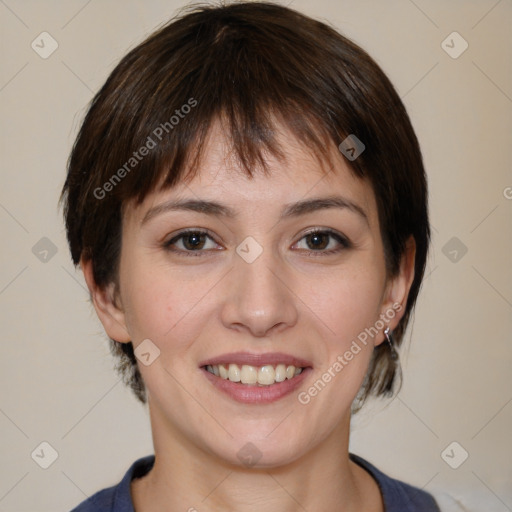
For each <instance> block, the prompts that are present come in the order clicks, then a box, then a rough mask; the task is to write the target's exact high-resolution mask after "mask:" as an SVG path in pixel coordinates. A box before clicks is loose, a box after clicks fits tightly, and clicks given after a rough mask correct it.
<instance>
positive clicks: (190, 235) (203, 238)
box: [164, 229, 218, 256]
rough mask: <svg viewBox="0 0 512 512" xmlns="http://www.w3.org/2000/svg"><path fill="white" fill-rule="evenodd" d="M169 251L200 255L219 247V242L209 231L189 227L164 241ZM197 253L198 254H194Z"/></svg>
mask: <svg viewBox="0 0 512 512" xmlns="http://www.w3.org/2000/svg"><path fill="white" fill-rule="evenodd" d="M164 248H165V249H166V250H168V251H172V252H176V253H182V254H183V255H186V256H200V253H201V252H203V253H204V252H205V251H208V250H215V249H218V244H217V243H216V242H215V240H214V239H213V237H212V236H211V235H210V234H209V233H208V231H204V230H200V229H188V230H186V231H181V232H180V233H178V234H177V235H176V236H174V237H172V238H171V239H170V240H169V241H167V242H165V243H164ZM193 253H196V254H193Z"/></svg>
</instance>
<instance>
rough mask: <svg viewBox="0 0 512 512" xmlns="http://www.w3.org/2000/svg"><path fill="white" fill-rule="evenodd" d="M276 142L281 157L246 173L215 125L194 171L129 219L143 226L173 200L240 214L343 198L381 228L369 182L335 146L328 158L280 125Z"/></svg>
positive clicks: (130, 212)
mask: <svg viewBox="0 0 512 512" xmlns="http://www.w3.org/2000/svg"><path fill="white" fill-rule="evenodd" d="M276 130H277V133H276V141H277V143H278V147H279V150H280V152H281V153H282V158H280V157H279V156H277V155H274V154H270V153H269V152H266V153H265V161H266V164H267V171H265V170H264V169H263V168H262V167H261V166H256V167H254V169H251V172H252V176H249V175H248V173H247V172H246V171H245V169H243V167H242V165H241V164H240V162H239V161H238V160H237V157H236V153H235V151H234V150H233V147H232V142H231V139H230V137H229V136H228V135H226V130H225V129H224V128H223V127H222V125H221V124H220V123H219V122H216V123H214V124H213V125H212V128H211V129H210V131H209V133H208V136H207V138H206V141H205V142H206V143H205V148H204V152H203V153H202V157H201V160H200V161H199V163H198V165H197V168H196V170H195V172H194V173H193V174H191V175H189V176H187V173H186V172H185V177H184V178H183V179H182V180H181V181H180V182H179V183H178V184H177V185H175V186H173V187H172V188H161V187H160V188H157V189H156V191H153V192H151V193H149V194H148V195H147V196H146V197H145V198H144V200H143V201H142V203H141V204H140V205H137V206H134V204H132V205H130V206H129V207H128V208H126V216H125V217H129V218H130V219H133V220H137V221H139V222H141V221H142V219H143V218H144V216H145V214H146V212H147V211H148V210H150V209H151V208H154V207H155V205H158V204H160V203H162V202H165V201H168V200H169V199H171V198H189V199H206V200H215V201H216V202H220V203H224V204H226V205H233V208H232V210H233V211H236V212H241V213H243V212H250V211H252V212H255V211H258V210H259V211H260V213H263V212H272V211H278V210H279V209H280V208H281V206H282V205H284V204H291V203H293V202H296V201H299V200H304V199H308V198H309V197H327V196H333V195H336V196H339V195H341V196H343V197H344V198H346V199H348V200H349V201H352V202H354V203H356V204H357V205H359V206H361V208H362V209H363V210H364V211H365V212H366V213H367V216H368V220H369V222H370V224H372V223H377V224H378V219H377V218H376V216H377V207H376V201H375V197H374V193H373V189H372V187H371V184H370V182H369V181H368V180H367V179H364V178H360V177H358V176H356V175H355V174H354V172H353V171H352V170H351V168H350V167H349V165H348V163H347V160H346V159H345V157H344V156H343V155H342V154H341V152H340V151H339V150H338V148H337V147H336V146H335V145H334V143H332V142H330V143H326V146H325V153H324V155H322V156H323V158H319V157H318V156H317V155H316V154H315V153H314V152H313V151H312V150H310V149H308V148H307V147H305V145H304V144H303V143H302V142H301V141H299V140H298V139H297V138H296V137H295V136H294V135H293V134H292V133H291V132H290V130H289V129H288V128H286V127H285V126H284V125H282V124H281V125H277V128H276Z"/></svg>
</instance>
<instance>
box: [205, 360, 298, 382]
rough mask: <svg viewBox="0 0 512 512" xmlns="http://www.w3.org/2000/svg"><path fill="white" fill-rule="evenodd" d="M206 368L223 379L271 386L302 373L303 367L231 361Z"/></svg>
mask: <svg viewBox="0 0 512 512" xmlns="http://www.w3.org/2000/svg"><path fill="white" fill-rule="evenodd" d="M206 370H207V371H209V372H210V373H213V375H215V376H217V377H220V378H221V379H224V380H230V381H231V382H241V383H242V384H252V385H255V384H259V385H260V386H271V385H272V384H275V383H276V382H283V381H284V380H286V379H293V377H295V376H296V375H299V374H300V373H302V370H303V368H300V367H297V368H296V367H295V366H293V365H288V366H287V365H284V364H278V365H277V366H276V367H274V366H272V365H270V364H267V365H264V366H259V367H258V366H251V365H248V364H244V365H242V366H241V367H240V366H238V365H237V364H233V363H231V364H229V365H224V364H214V365H208V366H207V367H206Z"/></svg>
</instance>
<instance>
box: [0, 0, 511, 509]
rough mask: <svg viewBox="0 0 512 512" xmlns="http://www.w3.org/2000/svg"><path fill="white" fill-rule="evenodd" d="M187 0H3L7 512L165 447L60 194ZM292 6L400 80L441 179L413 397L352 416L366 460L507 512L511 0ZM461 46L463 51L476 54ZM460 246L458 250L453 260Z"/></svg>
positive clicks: (412, 355)
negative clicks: (73, 257) (130, 58)
mask: <svg viewBox="0 0 512 512" xmlns="http://www.w3.org/2000/svg"><path fill="white" fill-rule="evenodd" d="M183 5H184V4H183V2H181V1H178V0H174V1H168V0H167V1H164V0H152V1H149V2H144V3H143V2H142V1H136V0H130V1H121V0H111V1H99V0H92V1H89V2H87V1H83V0H80V1H75V0H73V1H66V2H64V1H60V2H58V1H49V0H46V1H22V0H20V1H14V0H2V1H0V23H1V38H2V47H1V57H2V65H1V69H0V108H1V117H0V119H1V123H2V124H1V130H2V138H1V140H2V142H1V144H2V145H1V148H0V149H1V156H2V170H1V187H0V226H1V232H2V251H1V265H0V310H1V315H2V316H1V326H2V357H1V363H0V364H1V368H0V375H1V376H0V379H1V381H0V389H1V390H2V394H1V398H0V429H1V430H0V431H1V433H2V435H1V437H0V447H1V453H2V458H1V470H0V471H1V473H0V512H14V511H23V512H29V511H30V512H32V511H36V510H37V511H53V512H54V511H57V510H60V511H66V510H69V509H71V508H72V507H73V506H74V505H76V504H77V503H78V502H80V501H82V500H83V499H85V497H86V496H88V495H90V494H92V493H93V492H96V491H97V490H99V489H101V488H104V487H107V486H110V485H113V484H115V483H117V482H118V481H119V480H120V478H121V477H122V475H123V474H124V472H125V471H126V470H127V468H128V466H129V465H130V464H131V463H132V462H133V461H134V460H135V459H136V458H138V457H141V456H144V455H147V454H150V453H152V443H151V438H150V430H149V420H148V418H147V412H146V410H145V409H144V407H142V406H141V405H139V404H138V403H137V402H136V400H135V398H134V397H132V395H131V393H130V392H129V390H127V389H125V388H124V387H123V385H122V384H121V383H120V382H119V379H118V377H117V375H116V374H115V373H114V372H113V371H112V369H111V368H112V360H111V357H110V355H109V353H108V348H107V343H106V339H105V337H104V334H103V331H102V328H101V325H100V324H99V322H98V320H97V319H96V317H95V315H94V313H93V311H92V308H91V306H90V305H89V303H88V295H87V293H86V290H85V288H84V282H83V279H82V277H81V275H80V274H79V273H76V272H75V270H74V268H73V266H72V265H71V261H70V257H69V254H68V249H67V245H66V241H65V236H64V230H63V223H62V220H61V212H60V211H58V210H57V199H58V195H59V192H60V189H61V186H62V184H63V180H64V177H65V165H66V159H67V156H68V154H69V151H70V148H71V145H72V142H73V140H74V137H75V135H76V133H77V129H78V126H79V123H80V121H81V119H82V117H83V115H84V112H85V107H86V105H87V103H88V102H89V100H90V99H91V97H92V95H93V93H94V92H95V91H97V90H98V88H99V87H100V86H101V85H102V84H103V82H104V81H105V79H106V78H107V75H108V73H109V72H110V71H111V70H112V69H113V67H114V65H115V64H116V62H117V61H118V59H119V58H120V57H121V56H122V55H123V54H124V53H125V52H126V51H127V50H128V49H129V48H132V47H133V46H135V45H136V44H137V43H138V42H140V41H141V40H142V39H143V38H144V37H145V36H146V35H147V34H149V33H150V32H151V31H152V30H153V29H154V28H155V27H156V26H157V25H159V24H161V23H163V22H165V21H166V20H167V19H168V18H169V17H170V16H171V15H172V14H173V13H175V11H176V9H177V8H178V7H181V6H183ZM292 6H294V7H295V8H297V9H299V10H301V11H303V12H305V13H308V14H310V15H313V16H314V17H317V18H321V19H324V20H328V21H329V22H331V23H332V24H334V25H335V26H336V27H337V28H338V29H340V30H341V31H342V32H343V33H345V34H346V35H348V36H349V37H351V38H353V39H354V40H355V41H356V42H357V43H359V44H360V45H362V46H363V47H364V48H365V49H367V50H368V51H369V52H370V54H371V55H372V56H373V57H374V58H375V59H376V60H377V62H378V63H379V64H380V65H381V66H382V67H383V69H384V70H385V71H386V72H387V73H388V75H389V76H390V78H391V80H392V82H393V83H394V84H395V86H396V88H397V90H398V92H399V94H400V95H401V96H402V98H403V100H404V102H405V104H406V106H407V109H408V111H409V113H410V116H411V118H412V122H413V124H414V126H415V129H416V131H417V134H418V136H419V139H420V141H421V144H422V148H423V152H424V158H425V163H426V167H427V169H428V175H429V180H430V193H431V199H430V200H431V219H432V224H433V248H432V253H431V258H430V260H429V268H428V273H429V277H428V278H427V279H426V281H425V284H424V287H423V291H422V294H421V296H420V300H419V303H418V308H417V314H416V320H415V323H414V327H413V330H412V331H410V334H411V335H412V343H411V344H410V347H409V346H408V348H407V349H406V350H405V351H402V361H403V364H404V378H405V382H404V386H403V388H402V391H401V392H400V394H399V395H398V396H397V397H396V398H395V399H394V400H388V401H379V402H374V403H372V404H369V406H368V407H367V409H366V411H363V412H361V413H360V416H359V417H356V418H355V419H354V422H353V434H352V439H351V447H350V448H351V451H352V452H355V453H357V454H359V455H361V456H363V457H365V458H367V459H368V460H369V461H370V462H372V463H374V464H375V465H376V466H377V467H379V468H380V469H381V470H383V471H384V472H386V473H388V474H389V475H391V476H393V477H396V478H399V479H402V480H405V481H407V482H409V483H412V484H414V485H417V486H419V487H424V488H425V489H426V490H428V491H430V492H433V493H435V494H437V495H439V494H440V493H442V492H444V493H447V494H449V495H451V496H453V497H454V498H456V499H457V500H459V501H460V503H463V504H465V507H466V508H465V509H467V510H479V511H480V510H485V511H486V512H489V511H496V512H506V511H510V510H512V463H511V461H512V441H511V435H510V433H511V431H512V385H511V384H512V379H511V368H512V365H511V363H512V349H511V343H510V342H511V332H512V315H511V313H512V270H511V260H512V258H511V257H512V250H511V248H512V220H511V219H512V174H511V150H510V147H511V140H510V134H511V129H512V79H511V77H512V72H511V71H512V70H511V67H512V48H511V35H510V34H511V22H512V2H510V0H501V1H496V0H489V1H487V0H478V1H477V0H472V1H462V0H460V1H455V0H452V1H445V0H435V1H434V0H432V1H427V0H415V1H414V2H413V1H412V0H392V1H387V2H381V1H378V0H373V1H355V0H353V1H348V0H341V1H339V0H338V1H329V0H315V1H314V2H309V1H306V0H295V1H294V2H292ZM43 31H47V32H48V33H49V34H51V36H52V37H53V38H54V39H55V40H56V41H57V43H58V48H57V50H56V51H55V52H54V53H53V54H52V55H51V56H49V57H48V58H47V59H43V58H41V57H40V56H39V54H38V53H36V52H35V51H34V50H33V49H32V48H31V43H32V41H34V40H36V42H37V39H36V38H37V36H38V35H39V34H40V33H41V32H43ZM453 31H457V32H458V33H459V34H460V35H461V36H462V37H463V38H464V40H466V41H467V43H468V44H469V47H468V49H467V50H466V51H465V52H464V53H462V54H461V55H460V56H459V57H458V58H456V59H454V58H452V57H450V56H449V55H448V54H447V53H446V52H445V51H444V49H443V47H442V45H441V43H442V41H443V40H445V38H446V37H447V36H448V35H449V34H451V33H452V32H453ZM452 39H453V37H452ZM448 44H450V45H451V46H454V48H453V49H452V50H451V51H452V52H453V51H456V50H457V49H460V48H461V46H460V45H461V44H462V41H461V40H457V39H455V40H454V43H451V39H448ZM46 48H48V46H46ZM42 237H47V238H48V239H49V240H50V241H51V242H52V244H54V246H55V249H56V251H57V252H56V253H55V254H54V255H52V253H51V251H50V252H49V253H48V254H47V255H45V254H44V253H41V252H40V251H41V247H43V249H44V247H46V246H45V245H44V244H48V242H47V241H46V242H40V243H41V244H43V246H36V249H34V251H33V247H34V246H35V245H36V244H37V243H38V241H39V240H40V239H41V238H42ZM452 237H457V239H458V240H459V242H456V243H458V244H459V249H457V248H456V247H455V246H453V247H452V246H451V245H448V246H447V247H446V244H447V243H448V242H449V241H450V239H452ZM451 243H454V242H453V241H452V242H451ZM460 244H464V246H465V247H467V253H466V254H464V255H463V256H461V255H462V252H461V251H460V247H462V246H461V245H460ZM454 247H455V250H456V251H458V252H457V254H455V253H453V252H451V253H450V251H453V250H454ZM443 248H444V249H443ZM34 252H35V253H36V254H34ZM45 256H46V259H47V261H41V260H40V258H43V259H44V257H45ZM455 256H456V257H457V261H455V262H454V261H451V259H450V258H452V259H453V258H454V257H455ZM408 339H409V337H408ZM43 441H46V442H48V443H49V444H50V445H51V446H52V447H53V448H54V449H55V450H56V451H57V452H58V458H57V460H56V461H55V462H54V463H53V464H52V465H51V466H50V467H49V468H48V469H46V470H45V469H42V468H41V467H39V465H38V464H36V463H35V462H34V460H33V459H32V458H31V453H32V452H33V451H34V450H35V449H36V448H37V447H38V446H39V445H40V443H41V442H43ZM453 441H456V442H457V443H459V445H460V447H458V446H456V448H455V450H454V451H453V452H450V451H449V454H450V455H451V456H452V457H451V461H453V460H455V461H457V460H459V458H460V457H461V454H462V453H463V452H462V450H463V449H464V450H466V451H467V452H468V453H469V457H468V459H467V460H466V461H465V462H464V463H463V464H462V465H460V467H459V468H458V469H452V468H451V467H450V466H449V465H448V464H447V463H446V462H445V461H444V460H443V458H442V456H441V454H442V452H443V450H444V449H445V448H446V447H448V445H450V443H452V442H453ZM36 452H37V451H36ZM39 453H40V449H39ZM46 453H47V454H48V453H49V451H48V449H47V451H46ZM446 510H451V508H449V507H448V506H447V507H446ZM457 510H459V509H457ZM460 510H462V509H460Z"/></svg>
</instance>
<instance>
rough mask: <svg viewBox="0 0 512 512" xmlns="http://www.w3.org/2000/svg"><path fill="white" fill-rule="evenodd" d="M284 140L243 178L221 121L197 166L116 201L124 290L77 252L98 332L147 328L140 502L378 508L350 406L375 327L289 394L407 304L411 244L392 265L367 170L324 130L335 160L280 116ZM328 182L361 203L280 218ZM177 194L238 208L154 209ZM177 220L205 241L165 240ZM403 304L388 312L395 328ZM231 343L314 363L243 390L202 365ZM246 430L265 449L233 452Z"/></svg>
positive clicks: (147, 505)
mask: <svg viewBox="0 0 512 512" xmlns="http://www.w3.org/2000/svg"><path fill="white" fill-rule="evenodd" d="M279 141H280V143H281V144H282V148H283V149H284V150H285V152H286V160H285V161H278V160H276V159H275V158H273V157H272V156H270V155H269V156H268V160H267V161H268V163H269V169H270V171H271V174H270V176H264V175H263V174H261V173H255V176H254V178H253V179H249V178H248V177H247V176H246V175H245V174H243V172H241V171H239V170H238V166H237V164H236V161H234V160H232V159H230V158H229V157H228V156H227V152H226V142H225V139H224V138H223V136H222V132H221V131H220V130H219V126H218V125H215V126H214V128H213V129H212V131H211V133H210V138H209V142H208V145H207V148H206V152H205V155H204V158H203V161H202V162H201V165H200V170H199V173H198V174H197V175H196V176H195V177H194V178H193V179H192V180H191V181H189V182H188V183H180V184H179V185H177V186H176V187H174V188H173V189H167V190H159V191H157V192H154V193H151V194H149V195H148V196H147V197H146V198H145V200H144V201H143V202H142V204H141V205H139V206H137V207H135V206H134V205H129V206H128V207H127V208H126V209H125V213H124V218H123V228H122V250H121V260H120V268H119V290H118V293H116V292H115V291H114V286H110V287H107V288H103V289H102V288H99V287H98V286H96V285H95V283H94V279H93V277H92V267H91V264H90V262H86V261H82V269H83V271H84V275H85V278H86V281H87V284H88V286H89V289H90V291H91V296H92V300H93V303H94V306H95V308H96V311H97V313H98V316H99V318H100V320H101V322H102V323H103V325H104V327H105V330H106V332H107V333H108V335H109V336H110V337H111V338H113V339H115V340H117V341H120V342H129V341H132V342H133V344H134V347H135V348H136V347H137V346H138V345H139V344H140V343H141V342H142V341H143V340H146V339H150V340H151V342H152V343H154V345H156V346H157V347H158V349H159V350H160V355H159V357H157V358H156V359H155V360H154V362H153V363H152V364H150V365H148V366H145V365H143V364H140V363H139V367H140V371H141V373H142V376H143V378H144V381H145V384H146V387H147V390H148V403H149V411H150V417H151V425H152V432H153V442H154V447H155V455H156V461H155V465H154V467H153V469H152V470H151V471H150V472H149V473H148V474H147V475H146V476H145V477H143V478H141V479H137V480H134V481H133V482H132V486H131V493H132V499H133V502H134V506H135V510H136V511H137V512H152V511H166V510H168V511H170V510H183V511H187V510H197V511H199V512H206V511H220V510H236V511H239V512H245V511H256V510H257V511H260V510H265V511H266V512H273V511H279V512H292V511H297V510H307V511H327V510H340V511H344V512H355V511H360V510H365V511H367V512H382V511H383V510H384V508H383V502H382V497H381V494H380V491H379V489H378V486H377V484H376V482H375V481H374V480H373V478H372V477H371V476H370V475H369V473H367V472H366V471H365V470H364V469H362V468H361V467H360V466H358V465H357V464H355V463H353V462H352V461H350V460H349V457H348V444H349V429H350V407H351V404H352V401H353V399H354V397H355V396H356V394H357V392H358V390H359V388H360V386H361V383H362V381H363V378H364V376H365V373H366V369H367V367H368V363H369V361H370V357H371V354H372V350H373V348H374V346H375V345H378V344H379V343H382V342H383V341H384V335H383V334H382V331H380V332H379V335H378V336H374V337H370V338H369V340H368V343H367V344H366V345H363V344H360V346H361V350H360V351H359V352H358V353H357V355H354V357H353V358H352V359H351V360H350V361H349V362H348V363H347V364H346V365H345V366H343V369H342V371H339V372H337V373H335V377H333V378H332V380H331V381H330V382H329V383H327V384H326V385H325V387H324V388H323V389H322V390H321V391H320V392H318V393H317V394H316V395H315V396H314V397H312V398H311V400H310V401H309V402H308V403H307V404H304V403H301V402H300V401H299V400H298V395H299V393H300V392H304V391H306V392H307V391H308V389H309V388H311V386H313V384H314V383H315V381H317V380H318V379H319V378H320V377H321V376H322V374H323V373H324V372H326V371H327V370H328V369H329V368H330V367H331V369H332V366H333V363H334V362H335V361H336V360H337V358H338V356H340V355H343V354H344V353H345V352H346V351H347V350H349V348H350V346H351V343H352V342H353V340H355V339H357V336H358V334H359V333H361V332H362V331H364V329H365V328H368V327H371V326H374V325H375V324H376V322H377V321H378V320H379V318H380V315H382V314H385V313H386V312H388V311H389V310H390V309H393V304H395V305H396V304H402V305H405V302H406V299H407V294H408V292H409V288H410V285H411V283H412V279H413V264H414V244H413V243H410V244H409V245H408V249H407V251H406V254H405V256H404V258H403V261H402V265H401V270H400V273H399V275H398V276H396V277H395V278H393V279H390V278H389V277H388V276H387V274H386V269H385V264H384V252H383V246H382V239H381V235H380V231H379V219H378V213H377V206H376V202H375V197H374V194H373V191H372V189H371V186H370V185H369V184H368V183H367V182H366V181H363V180H360V179H358V178H356V177H354V176H353V175H352V174H351V172H350V170H349V168H348V166H347V163H346V161H345V160H344V159H343V157H342V156H341V154H340V153H339V152H337V149H336V148H335V147H334V146H333V147H332V148H331V151H332V155H333V158H334V159H333V162H335V166H334V168H333V169H332V170H331V172H329V173H328V174H327V175H325V173H323V172H322V170H321V163H320V162H319V161H318V160H316V159H315V158H314V157H313V156H312V155H311V154H310V153H309V152H307V151H305V150H304V146H303V145H301V144H299V142H297V141H296V140H295V139H294V138H293V137H292V136H291V135H290V134H289V133H288V132H287V131H286V130H285V129H282V132H281V136H280V139H279ZM334 196H336V197H342V198H343V199H344V201H345V204H349V205H355V206H349V207H343V208H342V207H329V208H325V207H324V208H314V209H312V210H310V211H307V212H305V213H304V212H302V214H298V215H291V216H286V217H283V218H280V216H281V213H282V212H283V209H284V208H285V206H286V205H291V204H293V203H297V202H299V201H305V200H311V199H318V198H327V197H334ZM177 199H180V200H185V199H192V200H203V201H215V202H217V203H220V204H222V205H223V206H226V207H229V208H230V209H232V210H233V216H232V217H229V216H219V215H214V214H212V213H207V212H204V211H203V212H198V211H190V210H171V209H165V208H159V209H158V210H153V212H152V213H151V214H149V215H148V212H149V211H150V210H152V209H153V208H155V207H156V206H159V205H162V204H165V203H167V202H168V201H170V200H177ZM317 206H318V205H317ZM185 228H186V229H189V228H194V229H197V230H209V234H211V236H212V238H209V237H208V236H206V237H205V238H204V243H203V244H199V247H200V250H199V251H198V249H195V250H194V249H191V247H196V246H195V245H194V242H197V238H195V239H194V237H193V236H192V237H191V236H190V235H189V236H188V237H187V236H185V237H184V238H181V239H179V240H178V241H175V242H174V245H172V248H174V249H175V250H174V251H172V250H169V248H166V247H165V243H166V242H169V241H170V240H171V239H174V238H175V237H176V235H178V234H179V232H180V231H181V230H183V229H185ZM312 228H318V229H319V230H321V231H325V230H326V229H329V230H332V231H334V232H335V233H337V234H340V235H341V236H342V237H344V238H346V239H348V241H349V244H348V246H345V245H343V244H342V243H340V242H339V241H338V240H337V238H336V237H335V236H329V235H328V234H327V235H319V238H316V239H315V238H314V237H311V236H309V237H308V236H306V235H307V234H308V232H309V231H311V229H312ZM249 236H250V237H252V238H253V239H254V240H256V241H257V243H258V244H259V246H260V247H261V248H262V249H263V252H262V253H261V254H260V255H259V257H258V258H256V259H255V260H254V261H252V262H251V263H248V262H247V261H246V260H245V259H243V258H242V257H241V256H239V254H238V253H237V252H236V248H237V246H238V245H239V244H240V243H241V242H242V241H244V240H245V239H246V238H247V237H249ZM337 249H339V250H337ZM187 250H188V253H186V251H187ZM330 250H332V251H336V250H337V252H331V253H328V252H327V251H330ZM191 252H194V254H192V255H191V256H187V254H190V253H191ZM198 253H200V254H198ZM312 253H313V254H312ZM403 311H404V308H402V309H401V311H396V314H395V315H394V317H393V318H392V319H391V320H389V321H388V322H387V323H386V325H389V327H390V328H391V329H393V328H395V327H396V325H397V323H398V322H399V320H400V318H401V315H402V314H403ZM240 351H242V352H245V353H250V354H270V353H275V352H279V353H285V354H289V355H292V356H294V357H298V358H302V359H303V360H305V361H307V362H308V363H309V367H310V368H309V370H308V371H307V372H306V371H305V372H304V375H302V376H300V375H299V377H302V380H301V381H300V385H299V386H298V388H297V389H295V390H294V391H293V392H291V393H288V394H286V395H285V396H282V397H280V398H279V399H277V400H275V401H273V402H268V403H262V402H257V401H256V402H255V403H241V402H240V401H238V400H236V399H234V398H233V397H232V396H229V395H228V394H226V393H224V392H223V391H221V390H219V389H218V388H217V387H216V386H215V385H213V384H212V379H211V377H212V376H211V374H208V373H207V372H206V371H205V369H202V368H201V367H200V363H201V362H204V361H206V360H208V359H211V358H214V357H217V356H219V355H221V354H226V353H232V352H240ZM331 372H332V370H331ZM208 376H210V378H207V377H208ZM217 379H218V377H217ZM236 385H237V386H248V384H242V383H240V384H236ZM247 443H252V445H254V447H256V448H255V449H254V448H251V449H253V450H255V451H256V452H257V453H258V456H259V459H258V460H257V462H256V463H255V464H254V465H247V464H246V463H244V462H243V461H242V460H241V459H240V458H239V455H238V454H239V451H240V450H241V449H243V447H244V446H245V447H246V448H245V449H246V450H247ZM252 445H250V446H252Z"/></svg>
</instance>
